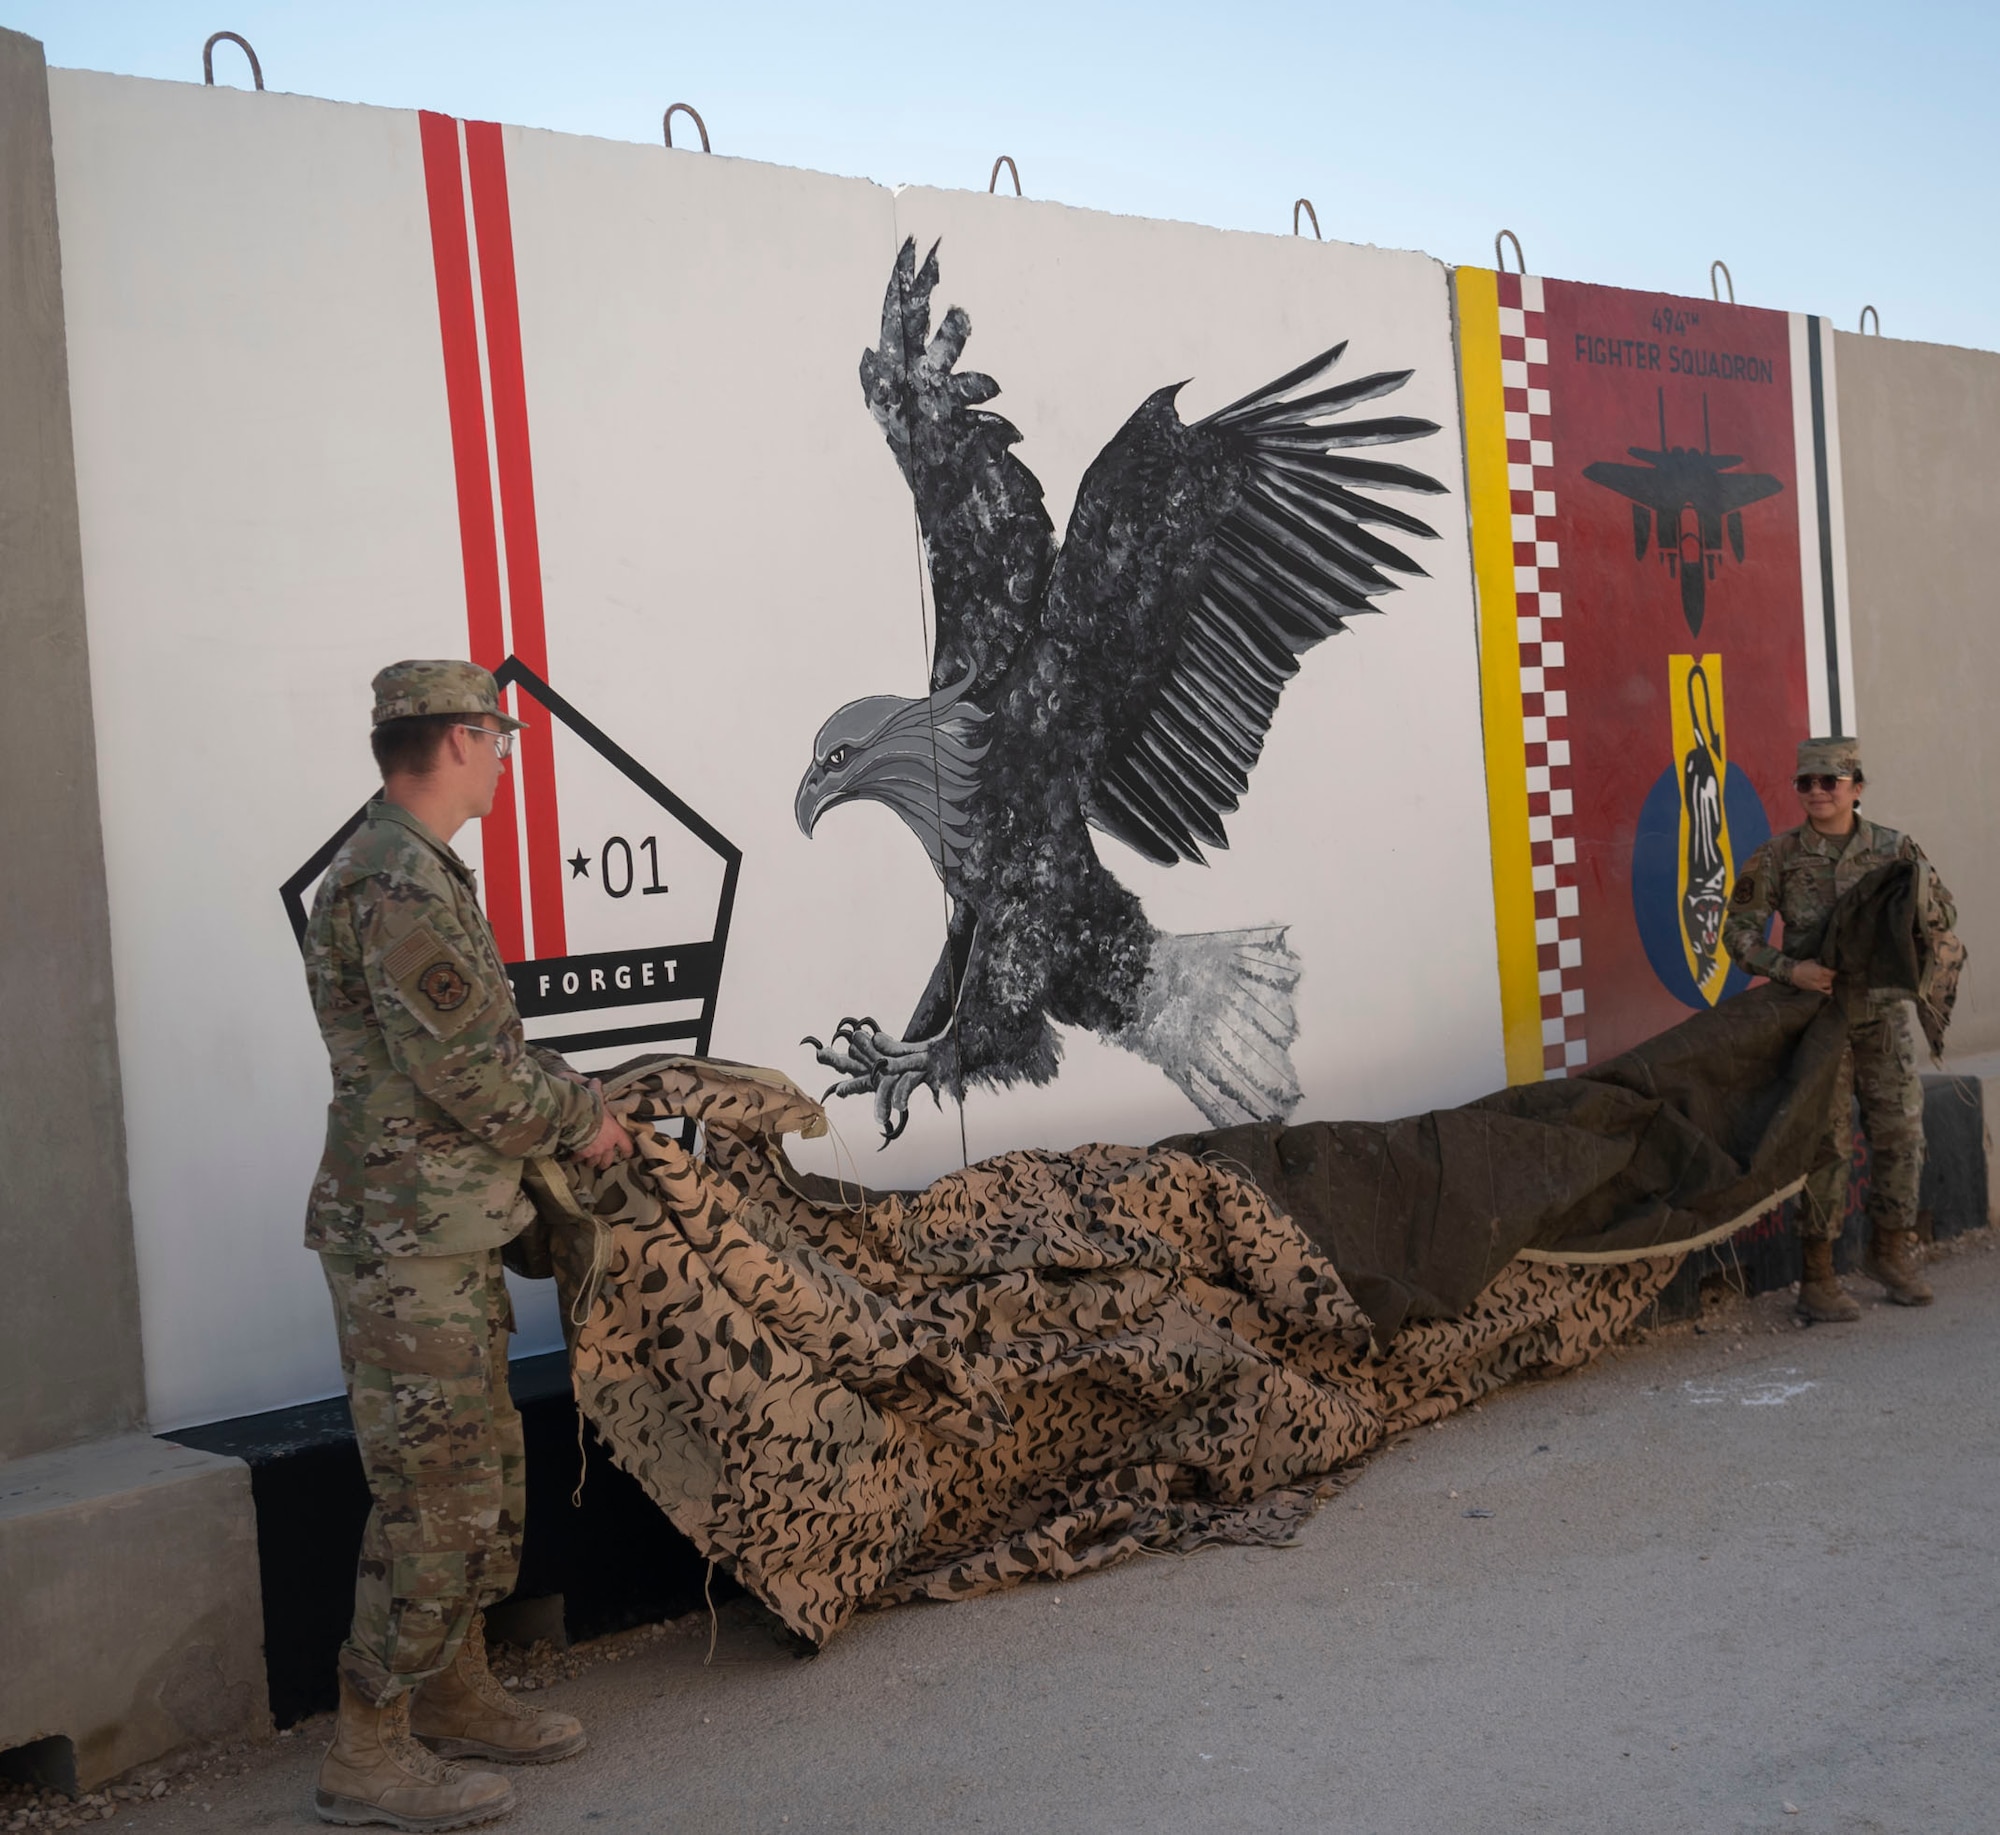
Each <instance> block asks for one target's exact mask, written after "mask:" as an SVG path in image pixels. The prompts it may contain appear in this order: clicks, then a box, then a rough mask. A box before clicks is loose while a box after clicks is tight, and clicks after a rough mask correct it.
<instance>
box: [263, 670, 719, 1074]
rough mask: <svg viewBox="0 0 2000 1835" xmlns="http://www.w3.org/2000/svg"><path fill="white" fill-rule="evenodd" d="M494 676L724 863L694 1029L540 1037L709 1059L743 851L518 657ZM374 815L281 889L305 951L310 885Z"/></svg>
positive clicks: (554, 1042) (363, 810)
mask: <svg viewBox="0 0 2000 1835" xmlns="http://www.w3.org/2000/svg"><path fill="white" fill-rule="evenodd" d="M493 675H494V680H495V681H496V682H498V683H499V685H500V686H501V687H502V688H503V689H505V688H513V687H519V688H520V689H521V690H522V691H523V692H524V693H526V694H527V695H528V697H529V698H530V699H531V700H533V701H535V702H537V703H538V704H539V705H540V706H541V707H542V708H544V709H545V710H546V711H547V712H548V713H549V714H550V715H551V716H552V717H553V718H554V719H557V720H560V721H561V722H562V723H563V725H565V726H566V727H568V728H569V730H570V731H571V732H572V733H574V734H575V735H576V736H577V737H578V738H579V739H581V740H582V741H583V742H584V744H586V745H587V746H589V747H590V748H591V750H592V751H594V752H595V753H597V755H598V756H599V757H600V758H602V759H603V760H604V761H605V762H606V763H607V764H609V765H610V766H612V768H613V769H615V770H617V771H620V772H622V773H623V774H624V775H625V777H626V778H627V779H628V780H629V781H630V782H632V783H633V784H636V785H637V786H638V787H639V788H640V789H641V790H643V791H644V792H645V793H646V794H647V795H648V796H649V797H651V798H652V799H653V801H654V802H656V803H658V804H659V805H660V807H661V808H662V809H664V810H666V811H667V813H668V814H669V815H671V816H672V817H673V818H674V819H675V820H676V821H677V822H679V823H680V824H681V826H682V827H684V828H686V829H688V830H689V831H690V832H691V833H692V834H693V835H694V836H695V838H696V839H697V840H698V841H700V842H701V843H702V845H703V846H704V847H706V848H707V849H708V850H709V851H710V852H711V853H713V854H714V855H716V857H717V858H718V859H720V860H721V861H722V863H723V871H722V893H721V896H720V897H719V898H718V899H717V900H716V907H715V932H714V935H713V936H712V937H710V939H709V946H710V947H711V948H712V949H713V950H714V951H715V986H714V988H713V989H712V990H711V992H710V993H708V994H707V995H706V996H705V997H704V998H703V1001H702V1009H701V1017H700V1019H699V1020H697V1021H696V1022H695V1023H694V1024H693V1025H692V1026H690V1025H688V1024H686V1023H682V1024H680V1025H672V1026H664V1027H662V1026H631V1027H623V1028H619V1029H617V1030H615V1031H610V1032H602V1033H593V1034H590V1035H588V1036H587V1037H585V1036H578V1037H572V1038H567V1039H541V1040H537V1041H536V1042H537V1043H538V1044H543V1045H547V1046H549V1047H550V1048H552V1049H554V1050H557V1051H562V1050H580V1049H585V1048H601V1047H603V1046H607V1045H621V1044H629V1045H639V1044H646V1043H655V1042H661V1041H664V1040H668V1039H682V1038H689V1037H692V1039H693V1041H694V1051H695V1055H696V1056H697V1057H705V1056H707V1055H708V1044H709V1037H710V1035H711V1034H712V1033H713V1031H714V1029H715V1005H716V1001H717V999H718V998H719V997H720V994H721V989H722V970H723V964H724V961H725V959H726V957H727V954H728V948H729V924H730V919H731V917H732V916H733V915H734V912H735V909H736V882H737V878H738V876H739V874H740V873H741V871H742V867H743V850H742V849H741V848H739V847H738V846H737V845H736V844H735V842H733V841H731V840H730V839H729V837H728V836H727V835H725V834H724V833H723V832H722V831H721V830H720V829H719V828H717V827H716V826H715V825H714V823H712V822H710V821H709V820H708V819H707V818H706V817H705V816H703V815H702V814H701V813H700V812H699V811H697V810H695V809H693V808H691V807H689V805H688V804H686V803H684V802H682V801H681V799H680V798H679V797H677V796H676V795H675V794H674V793H673V792H672V791H671V790H669V789H668V788H667V786H666V785H665V784H663V783H661V782H660V780H659V779H658V778H657V777H655V776H654V775H653V774H652V772H650V771H648V770H647V769H646V767H645V766H644V765H642V764H640V763H639V761H638V760H637V759H636V758H634V757H633V756H632V755H631V753H629V752H627V751H626V750H625V749H624V747H622V746H620V745H618V744H617V743H616V742H615V741H614V740H612V739H611V738H610V737H609V736H608V735H607V734H606V733H604V732H603V730H602V729H601V728H599V727H597V726H596V725H594V724H593V723H592V722H590V721H589V720H586V719H585V718H584V717H583V715H582V714H580V713H578V712H577V710H576V709H575V708H574V707H572V706H571V705H570V704H569V702H567V701H566V700H564V699H563V697H562V696H561V695H559V694H557V693H556V691H555V690H554V689H553V688H551V687H550V686H549V685H548V683H546V682H545V681H543V680H542V678H541V677H540V676H538V675H537V674H536V673H535V672H534V671H533V670H532V669H530V668H529V667H528V665H527V664H526V663H524V662H522V661H521V659H520V658H519V657H518V656H510V657H508V658H507V660H506V661H505V662H504V663H502V664H501V665H500V667H499V668H498V669H496V670H495V671H494V672H493ZM367 815H368V805H367V804H366V803H364V804H362V806H361V807H360V808H359V809H357V810H356V811H355V812H354V813H353V814H352V815H351V816H349V817H348V818H347V820H346V821H345V822H343V823H342V824H341V825H340V826H339V828H337V829H335V830H334V832H333V833H332V835H330V836H329V837H328V838H327V839H326V840H325V841H324V842H322V843H321V844H320V846H318V847H317V848H315V849H314V850H313V852H312V855H311V856H310V857H309V858H308V859H307V860H306V861H305V863H304V864H303V865H302V866H300V867H299V869H298V870H297V871H296V872H295V873H293V874H292V876H291V877H290V878H289V879H287V880H286V881H285V882H284V884H283V885H281V886H280V887H279V888H278V894H279V897H280V898H281V899H282V900H283V901H284V906H285V916H286V917H287V918H288V919H289V920H290V922H291V926H292V938H293V941H294V942H296V943H297V944H298V946H299V948H300V950H301V951H303V950H304V948H305V940H306V919H307V912H306V905H305V893H306V888H307V887H308V886H310V885H311V884H312V883H313V881H314V880H316V879H317V878H319V876H320V875H321V874H322V873H324V872H325V871H326V869H327V868H328V867H329V866H330V865H331V864H332V862H333V857H334V855H335V854H337V853H339V852H340V848H341V844H342V843H343V842H344V841H346V839H347V837H348V836H349V835H351V834H353V833H354V831H355V830H356V829H357V828H359V827H360V826H361V824H362V822H363V821H364V820H365V819H366V818H367Z"/></svg>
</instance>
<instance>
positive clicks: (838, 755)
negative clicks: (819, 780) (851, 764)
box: [826, 745, 847, 771]
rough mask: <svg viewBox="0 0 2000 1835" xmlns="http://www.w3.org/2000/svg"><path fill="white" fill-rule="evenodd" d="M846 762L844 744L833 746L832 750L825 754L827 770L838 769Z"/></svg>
mask: <svg viewBox="0 0 2000 1835" xmlns="http://www.w3.org/2000/svg"><path fill="white" fill-rule="evenodd" d="M846 762H847V748H846V747H845V746H844V745H837V746H835V747H834V748H833V750H832V751H831V752H829V753H827V755H826V768H827V769H828V770H829V771H838V770H839V769H840V767H841V766H842V765H844V764H846Z"/></svg>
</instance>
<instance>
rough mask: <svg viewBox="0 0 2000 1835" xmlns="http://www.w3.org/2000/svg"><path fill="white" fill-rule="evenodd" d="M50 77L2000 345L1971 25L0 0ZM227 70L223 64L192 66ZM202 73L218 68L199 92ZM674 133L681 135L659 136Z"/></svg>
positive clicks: (1909, 10) (1985, 20) (1038, 5)
mask: <svg viewBox="0 0 2000 1835" xmlns="http://www.w3.org/2000/svg"><path fill="white" fill-rule="evenodd" d="M0 23H4V24H7V25H10V26H12V27H14V28H16V29H17V30H21V31H26V32H30V33H32V34H34V35H35V36H36V37H38V38H40V39H41V40H42V41H43V42H44V43H45V44H46V45H47V47H48V54H49V58H50V61H51V62H53V63H58V64H70V65H82V66H86V67H89V68H92V69H98V70H116V71H125V72H130V73H133V74H137V75H143V76H158V77H174V78H180V79H193V80H197V81H198V80H199V78H200V74H201V57H200V54H201V43H202V40H203V39H204V38H205V37H206V36H207V35H208V33H209V32H211V31H213V30H215V29H216V28H218V27H222V26H227V27H230V28H232V29H234V30H237V31H240V32H242V33H244V34H245V35H246V36H247V37H248V38H249V39H250V41H251V42H252V43H253V44H254V45H255V46H256V47H257V51H258V54H259V56H260V57H261V58H262V59H263V62H264V69H265V75H266V79H267V81H268V82H269V83H270V85H271V87H273V88H274V89H292V90H300V91H305V92H307V93H310V94H313V95H320V96H332V97H337V98H341V99H344V100H350V101H356V102H372V103H381V104H387V105H390V106H394V107H411V106H418V105H421V106H425V107H431V108H440V109H445V110H448V111H450V112H453V113H456V114H462V115H472V116H480V117H485V118H489V119H498V120H502V121H512V122H523V123H527V124H529V125H532V126H539V127H550V128H560V129H565V130H568V131H571V132H576V133H587V134H600V135H605V136H608V137H611V138H616V139H626V140H639V141H651V140H654V139H656V138H657V136H658V134H659V121H660V113H661V110H662V109H663V108H664V107H665V105H666V104H667V103H668V102H671V101H677V100H687V101H690V102H692V103H694V104H695V105H696V106H697V107H698V108H699V109H700V110H701V111H702V113H703V114H704V115H705V116H706V117H707V119H708V123H709V127H710V130H711V132H712V133H713V135H714V137H715V144H716V149H717V151H718V152H726V153H733V154H741V155H743V156H745V157H748V158H754V159H766V160H775V161H778V162H780V163H783V164H787V165H800V166H812V167H816V168H818V169H820V170H823V171H832V172H844V173H857V174H862V175H865V176H867V177H870V178H876V179H881V180H884V181H886V182H889V183H901V182H913V183H924V184H935V185H957V186H975V187H983V186H984V185H985V183H986V178H987V173H988V170H989V168H990V167H991V165H992V161H993V157H994V155H995V154H996V153H1002V152H1004V153H1011V154H1012V155H1013V156H1014V158H1015V159H1016V160H1017V161H1018V162H1019V164H1020V168H1021V176H1022V180H1023V182H1024V184H1025V185H1026V187H1027V189H1028V191H1029V193H1030V194H1031V195H1033V196H1039V197H1051V198H1060V199H1062V200H1064V201H1065V202H1068V203H1072V204H1082V205H1089V206H1092V207H1095V208H1098V209H1103V210H1116V211H1128V212H1133V213H1136V214H1141V215H1147V216H1160V217H1179V218H1186V219H1191V220H1194V221H1198V222H1204V223H1214V224H1221V225H1224V226H1227V227H1231V228H1242V229H1264V230H1285V229H1287V228H1288V227H1289V224H1290V215H1291V202H1292V199H1293V198H1294V197H1297V196H1299V195H1301V194H1303V195H1305V196H1307V197H1310V198H1311V199H1312V200H1313V201H1314V203H1315V204H1316V205H1317V206H1318V209H1319V217H1320V222H1321V224H1322V225H1323V227H1324V228H1325V230H1326V232H1327V234H1328V235H1329V236H1338V237H1343V238H1346V239H1348V240H1351V241H1360V242H1378V243H1385V244H1391V245H1395V246H1400V247H1413V248H1421V249H1425V250H1428V251H1429V252H1430V253H1432V254H1434V255H1438V256H1440V257H1443V258H1445V259H1447V260H1452V261H1481V262H1489V263H1490V261H1491V259H1492V252H1493V233H1494V231H1495V229H1496V228H1498V227H1499V226H1500V225H1502V224H1505V225H1507V226H1508V227H1510V228H1512V229H1514V230H1516V231H1517V232H1518V233H1519V235H1520V237H1521V239H1522V241H1523V243H1524V244H1525V245H1526V248H1527V254H1528V260H1529V264H1530V266H1531V267H1532V268H1533V269H1534V270H1535V271H1536V272H1538V273H1543V274H1553V275H1566V276H1570V277H1573V278H1578V279H1586V280H1599V281H1606V282H1610V283H1613V284H1616V285H1622V286H1631V287H1643V288H1655V289H1662V290H1671V291H1677V292H1683V293H1695V294H1705V293H1706V291H1707V287H1708V264H1709V262H1710V260H1711V259H1713V258H1714V257H1716V256H1718V255H1719V256H1721V257H1723V258H1724V259H1725V260H1726V261H1728V263H1729V265H1730V267H1731V269H1732V271H1733V272H1734V275H1735V278H1736V287H1737V296H1738V298H1740V299H1742V300H1743V301H1745V302H1746V303H1752V304H1757V305H1768V306H1781V307H1792V308H1798V309H1803V310H1808V311H1817V312H1824V313H1827V314H1829V315H1830V316H1831V317H1832V318H1833V319H1834V321H1835V322H1836V323H1837V324H1839V325H1841V326H1843V327H1846V328H1849V329H1852V328H1853V326H1854V324H1855V321H1856V315H1857V314H1858V312H1859V310H1860V308H1861V306H1862V304H1863V303H1864V302H1872V303H1873V304H1874V305H1876V306H1877V307H1879V308H1880V310H1881V314H1882V324H1883V328H1884V330H1885V331H1887V332H1888V333H1889V334H1890V335H1891V336H1895V337H1908V338H1923V339H1931V340H1936V341H1939V342H1944V343H1954V344H1972V345H1979V346H1983V347H1985V348H1988V349H1994V348H2000V287H1996V278H2000V274H1996V270H1997V269H2000V255H1996V251H1995V234H1994V231H1995V215H1996V212H1995V205H1994V186H1995V183H1996V178H2000V81H1996V79H2000V6H1994V5H1991V4H1988V5H1985V6H1971V5H1947V4H1927V3H1924V0H1917V3H1915V4H1912V3H1910V0H1904V3H1903V4H1899V5H1885V4H1879V3H1878V4H1870V5H1860V4H1851V3H1850V0H1830V3H1827V4H1821V5H1817V6H1803V5H1757V4H1748V5H1735V6H1731V5H1715V4H1707V3H1705V0H1688V3H1684V4H1679V5H1668V4H1661V3H1660V0H1653V3H1652V4H1640V5H1606V4H1602V0H1599V3H1597V4H1590V5H1554V4H1521V5H1515V6H1511V7H1503V6H1472V5H1449V4H1432V3H1419V4H1406V5H1398V4H1382V3H1380V0H1377V3H1376V4H1370V5H1356V4H1349V3H1348V0H1328V3H1325V4H1320V5H1281V4H1270V5H1257V4H1236V5H1229V6H1223V5H1214V6H1207V7H1197V6H1186V5H1180V4H1173V3H1171V0H1152V3H1150V4H1146V5H1138V4H1124V5H1110V4H1091V3H1089V0H1069V3H1067V4H1062V3H1055V4H1050V3H1045V0H979V3H977V4H969V3H966V0H959V3H958V4H940V3H939V0H923V3H922V4H917V5H901V6H894V5H886V4H878V5H875V6H871V7H866V8H860V7H844V6H833V5H822V6H807V5H797V4H792V5H787V4H763V3H760V0H720V3H717V0H710V3H709V4H705V5H701V6H693V5H687V4H681V3H678V0H676V3H674V4H651V5H642V4H638V3H636V0H567V3H565V4H562V5H555V4H549V3H545V4H526V3H525V0H506V3H493V4H484V5H470V4H445V3H442V0H440V3H438V4H426V0H403V3H401V4H395V5H391V4H387V3H385V0H345V3H344V4H341V5H331V4H321V3H319V0H313V3H311V4H280V3H279V0H202V3H201V4H199V5H190V4H186V3H185V0H0ZM220 56H221V58H222V66H221V71H225V72H226V77H225V80H247V77H246V76H245V75H244V73H243V70H242V65H241V60H240V57H238V55H237V54H236V53H235V52H234V51H233V50H231V49H229V48H227V47H224V48H222V49H221V52H220ZM220 73H221V72H219V74H220ZM682 125H684V124H682Z"/></svg>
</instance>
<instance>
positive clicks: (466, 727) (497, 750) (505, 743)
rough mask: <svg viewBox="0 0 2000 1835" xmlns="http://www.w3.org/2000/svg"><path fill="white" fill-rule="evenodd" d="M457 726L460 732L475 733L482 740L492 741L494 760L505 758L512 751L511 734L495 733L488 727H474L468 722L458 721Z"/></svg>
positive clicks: (512, 737) (512, 739)
mask: <svg viewBox="0 0 2000 1835" xmlns="http://www.w3.org/2000/svg"><path fill="white" fill-rule="evenodd" d="M458 726H459V730H460V731H461V732H465V733H477V734H478V735H479V736H480V737H481V738H482V739H490V740H492V741H493V755H494V756H495V757H496V758H506V757H508V756H509V755H510V754H511V753H512V752H513V750H514V735H513V734H512V733H496V732H495V731H494V730H493V729H492V728H491V727H490V726H474V725H473V724H472V722H471V721H469V720H461V721H459V723H458Z"/></svg>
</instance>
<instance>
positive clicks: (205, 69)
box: [201, 32, 264, 89]
mask: <svg viewBox="0 0 2000 1835" xmlns="http://www.w3.org/2000/svg"><path fill="white" fill-rule="evenodd" d="M224 39H227V40H228V41H229V43H231V44H232V45H241V46H242V47H243V55H244V56H245V57H247V58H248V59H249V60H250V80H251V82H253V83H255V84H256V85H257V87H258V88H259V89H262V88H263V87H264V66H263V65H262V64H260V63H258V61H257V53H256V52H254V51H253V50H251V49H250V41H249V39H247V38H245V37H244V36H243V34H242V33H241V32H211V33H209V35H208V43H207V44H205V45H203V46H202V48H201V80H202V81H203V82H204V83H206V84H207V85H208V87H209V88H210V89H213V88H214V87H215V47H216V46H217V45H219V44H221V43H222V42H223V40H224Z"/></svg>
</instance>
